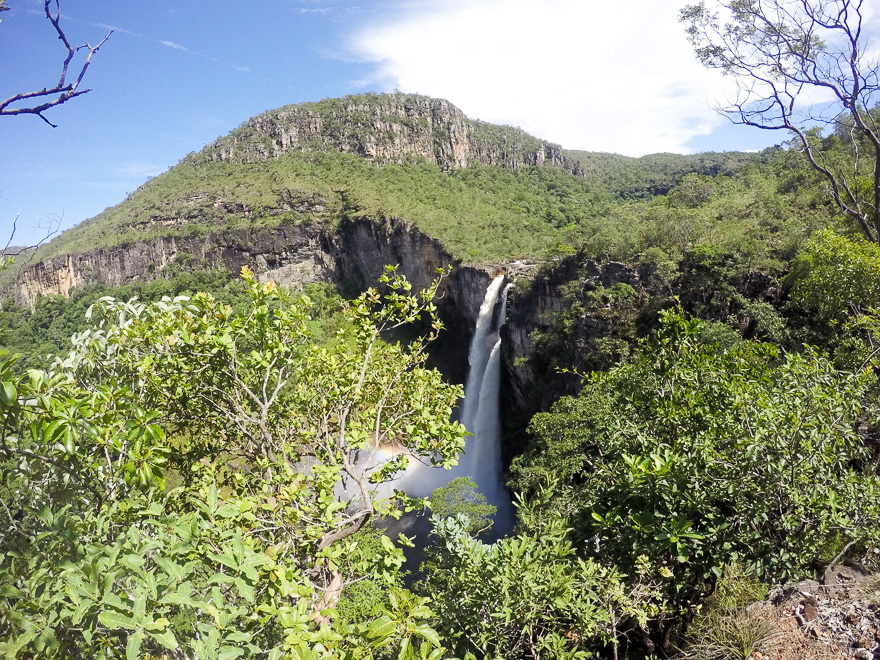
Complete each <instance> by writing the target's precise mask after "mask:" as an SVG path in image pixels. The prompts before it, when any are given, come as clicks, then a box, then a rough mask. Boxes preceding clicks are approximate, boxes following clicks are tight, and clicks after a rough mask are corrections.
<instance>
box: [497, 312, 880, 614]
mask: <svg viewBox="0 0 880 660" xmlns="http://www.w3.org/2000/svg"><path fill="white" fill-rule="evenodd" d="M662 319H663V326H662V328H661V329H660V330H659V332H658V333H657V335H656V337H653V338H651V339H650V340H648V341H646V342H645V343H644V344H643V345H642V346H641V347H640V350H639V351H638V352H637V353H636V355H635V356H634V359H633V360H632V362H630V363H629V364H625V365H620V366H618V367H615V368H613V369H611V370H610V371H609V372H607V373H604V374H594V375H593V376H592V377H591V378H590V379H589V380H588V381H587V383H586V385H585V388H584V390H583V392H582V394H581V395H579V397H578V398H577V399H576V400H564V401H562V402H560V403H559V404H557V405H556V406H554V409H553V411H552V412H551V413H550V414H549V415H538V416H536V417H535V419H534V420H533V423H532V426H531V432H532V434H533V437H534V438H535V441H536V444H535V447H534V450H533V454H531V455H530V456H528V457H525V458H523V459H520V460H519V461H518V463H517V464H515V466H514V470H515V472H516V473H517V474H519V475H521V476H520V479H522V480H524V481H525V480H526V479H528V480H529V481H526V483H534V482H535V481H537V480H538V478H539V477H540V476H543V475H545V474H548V473H550V474H555V475H557V476H558V477H560V478H561V483H560V487H559V489H558V492H557V494H556V496H555V497H554V498H553V499H552V500H551V501H549V502H547V503H546V504H545V505H544V506H543V507H542V508H543V510H544V512H545V515H552V514H553V512H555V511H577V512H578V514H577V515H578V518H577V520H578V522H579V524H578V527H577V533H578V538H579V539H581V540H582V542H584V543H585V544H590V540H591V539H595V545H592V544H590V545H587V547H591V546H592V547H598V548H599V552H600V553H601V557H602V558H603V559H608V558H610V559H612V560H613V561H615V563H617V564H618V565H619V566H620V567H621V568H622V570H625V571H626V572H628V573H632V572H633V571H634V570H636V568H637V567H636V563H637V557H638V556H639V555H641V554H645V555H647V556H648V557H650V558H651V559H652V560H653V561H654V562H656V564H657V565H658V568H659V569H660V575H661V576H663V577H664V581H665V582H666V589H667V594H668V596H669V598H670V599H671V601H670V602H671V603H673V604H674V606H675V607H677V608H681V610H683V611H684V610H688V609H690V608H692V607H695V606H696V605H697V603H698V602H699V600H700V598H701V597H702V596H701V594H702V593H705V592H707V591H711V586H712V584H713V583H714V580H715V579H716V577H717V576H718V575H719V574H721V573H722V571H723V569H724V567H725V566H727V565H728V564H730V563H732V562H745V564H746V565H747V566H748V567H749V569H750V570H752V571H754V572H756V573H757V574H758V575H759V576H763V577H770V578H773V579H788V578H793V577H795V576H798V575H801V574H802V573H803V572H804V571H806V570H808V569H809V567H810V566H812V565H813V564H814V563H815V562H817V561H818V560H819V557H821V556H822V554H823V552H824V550H823V548H825V547H827V545H828V544H835V543H841V540H842V539H843V538H846V539H858V540H860V541H861V542H863V543H874V542H876V539H877V532H876V530H875V529H874V527H873V526H872V525H871V524H869V523H868V522H867V521H870V520H875V519H876V517H877V516H878V515H880V497H878V495H880V481H878V478H877V476H876V475H875V474H874V471H873V468H872V467H870V465H869V462H868V461H867V460H866V458H867V457H866V448H865V447H864V445H863V443H862V441H861V439H860V438H859V437H858V436H857V434H856V432H855V430H854V429H855V428H856V426H857V421H858V420H859V419H862V418H864V417H865V416H868V415H871V414H872V412H873V402H872V400H873V397H870V396H868V392H869V391H870V390H869V388H870V387H871V386H872V384H873V382H874V376H873V374H872V372H871V371H870V370H868V369H865V370H861V371H858V372H855V373H848V372H839V371H837V370H836V369H835V368H834V367H833V366H832V364H831V363H830V362H829V361H828V359H827V358H825V357H823V356H821V355H819V354H818V353H817V352H815V351H812V350H805V351H804V352H803V353H802V354H787V355H784V354H781V353H780V352H779V350H778V349H777V348H776V347H774V346H771V345H768V344H759V343H756V342H739V343H735V344H733V345H730V346H721V345H720V344H718V343H715V342H713V341H707V340H706V339H705V335H704V334H703V332H702V331H703V324H702V323H701V322H699V321H696V320H692V319H688V318H686V317H684V315H683V313H682V312H681V311H672V312H668V313H666V314H665V315H664V316H663V317H662ZM559 429H566V430H565V432H564V435H562V437H561V442H560V435H558V430H559Z"/></svg>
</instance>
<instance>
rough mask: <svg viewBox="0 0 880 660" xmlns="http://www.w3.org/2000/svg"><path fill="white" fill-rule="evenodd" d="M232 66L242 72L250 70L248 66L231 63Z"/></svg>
mask: <svg viewBox="0 0 880 660" xmlns="http://www.w3.org/2000/svg"><path fill="white" fill-rule="evenodd" d="M232 68H233V69H235V70H236V71H241V72H242V73H247V72H248V71H250V70H251V68H250V67H249V66H235V65H234V64H233V65H232Z"/></svg>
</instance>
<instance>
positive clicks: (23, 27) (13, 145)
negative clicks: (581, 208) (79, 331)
mask: <svg viewBox="0 0 880 660" xmlns="http://www.w3.org/2000/svg"><path fill="white" fill-rule="evenodd" d="M8 4H9V6H10V7H11V11H8V12H5V13H3V14H0V18H2V19H3V20H2V23H0V61H2V62H4V66H3V73H2V75H0V97H2V98H6V97H8V96H11V95H12V94H14V93H16V92H20V91H25V90H32V89H39V88H42V87H44V86H46V85H52V84H54V83H55V82H56V80H57V78H58V75H59V73H60V62H61V60H62V59H63V56H64V52H65V51H64V49H63V47H62V45H61V44H60V42H59V41H58V40H57V39H56V38H55V35H54V32H53V31H52V28H51V25H50V24H49V23H48V21H47V20H46V19H45V16H44V15H43V13H42V5H43V3H42V0H8ZM624 5H626V9H627V11H626V16H624V15H623V9H622V8H623V7H624ZM658 5H661V6H658ZM61 9H62V27H63V28H64V29H65V31H66V32H67V35H68V37H69V39H70V41H71V42H72V43H74V44H80V43H85V42H90V43H93V44H94V43H97V42H99V41H100V40H101V39H102V38H103V36H104V35H105V34H106V33H107V31H108V30H109V29H111V28H112V29H114V33H113V35H112V36H111V37H110V39H109V40H108V41H107V43H106V44H105V45H104V46H103V47H102V49H101V50H100V51H99V52H98V53H97V54H96V55H95V56H94V58H93V61H92V65H91V67H90V69H89V71H88V72H87V74H86V77H85V80H84V83H83V85H84V87H86V88H92V89H93V91H92V92H90V93H89V94H86V95H85V96H82V97H80V98H77V99H73V100H72V101H70V102H69V103H67V104H65V105H63V106H60V107H58V108H55V109H52V110H49V111H47V113H46V116H47V118H48V119H49V120H50V121H52V122H53V123H56V124H58V127H57V128H54V129H53V128H51V127H49V126H48V125H46V124H45V123H43V122H42V121H41V120H40V119H39V118H37V117H34V116H16V117H3V118H0V144H2V149H0V230H2V231H0V235H7V234H8V233H9V230H11V228H12V222H13V220H14V219H15V218H16V216H17V215H18V216H19V220H18V231H17V234H16V240H15V241H14V242H15V243H24V242H31V241H34V240H37V238H38V237H39V235H40V233H41V227H43V226H45V225H46V224H47V223H50V222H52V221H53V220H57V219H61V220H62V228H69V227H71V226H73V225H74V224H76V223H78V222H80V221H82V220H84V219H86V218H88V217H91V216H93V215H95V214H97V213H99V212H100V211H101V210H103V209H104V208H106V207H108V206H112V205H114V204H116V203H118V202H120V201H121V200H122V199H124V197H125V195H126V194H127V193H129V192H131V191H133V190H135V189H136V188H137V187H138V186H139V185H141V184H142V183H143V182H144V181H145V180H146V179H147V178H148V177H150V176H155V175H157V174H159V173H161V172H163V171H165V170H166V169H168V168H169V167H171V166H172V165H174V164H175V163H177V162H178V161H179V160H180V159H181V158H182V157H183V156H185V155H186V154H187V153H189V152H191V151H198V150H199V149H201V148H202V147H203V146H204V145H205V144H207V143H209V142H211V141H212V140H214V139H215V138H216V137H217V136H219V135H223V134H226V133H228V132H229V131H230V130H232V129H234V128H235V127H237V126H238V125H240V124H241V123H242V122H244V121H246V120H247V119H248V118H249V117H251V116H253V115H255V114H258V113H260V112H263V111H265V110H269V109H272V108H276V107H279V106H282V105H286V104H289V103H299V102H303V101H315V100H319V99H322V98H326V97H336V96H344V95H346V94H353V93H359V92H364V91H377V92H381V91H393V90H394V89H400V90H401V91H406V92H418V93H423V94H429V95H432V96H441V97H444V98H447V99H448V100H450V101H451V102H452V103H454V104H456V105H457V106H459V107H460V108H461V109H462V110H463V111H464V112H465V113H466V114H467V115H468V116H470V117H473V118H478V119H483V120H486V121H496V122H500V123H506V124H511V125H514V126H520V127H522V128H523V129H525V130H527V131H529V132H530V133H532V134H534V135H536V136H537V137H541V138H544V139H547V140H551V141H553V142H557V143H560V144H562V145H563V146H565V147H567V148H572V149H584V150H590V151H612V152H617V153H623V154H627V155H634V156H638V155H642V154H644V153H654V152H658V151H673V152H694V151H708V150H732V149H759V148H762V147H764V146H768V145H771V144H774V142H778V141H779V140H780V139H782V136H779V135H778V134H772V133H767V132H762V131H757V130H748V129H744V128H741V127H731V126H729V125H728V124H727V121H726V120H725V119H723V118H721V117H718V116H717V115H716V114H715V113H714V112H713V111H712V110H711V109H710V105H711V104H712V102H713V101H714V100H715V98H718V97H720V95H721V94H722V87H721V81H720V79H719V78H718V77H717V76H716V75H715V74H711V73H709V72H706V71H704V70H703V69H702V68H700V66H699V65H698V64H697V63H696V62H695V61H694V59H693V56H692V54H691V52H690V49H689V46H688V44H687V43H686V41H685V38H684V35H683V32H682V30H681V27H680V26H679V25H678V24H677V10H678V3H677V2H669V0H659V1H657V0H625V1H624V2H622V3H608V2H606V1H605V0H601V1H600V0H541V1H540V2H538V1H535V0H418V1H413V0H387V1H383V0H362V1H361V2H356V1H349V0H253V1H252V2H247V3H244V2H236V3H231V2H225V1H223V0H214V1H213V2H209V1H208V0H152V1H151V2H133V1H126V0H88V1H86V0H62V2H61Z"/></svg>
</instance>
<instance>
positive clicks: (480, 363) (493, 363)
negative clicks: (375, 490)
mask: <svg viewBox="0 0 880 660" xmlns="http://www.w3.org/2000/svg"><path fill="white" fill-rule="evenodd" d="M504 281H505V278H504V275H499V276H498V277H496V278H495V279H493V280H492V281H491V282H490V283H489V286H488V288H487V289H486V296H485V297H484V299H483V303H482V304H481V305H480V314H479V317H478V318H477V325H476V329H475V330H474V336H473V339H472V340H471V345H470V350H469V352H468V360H469V362H470V369H469V371H468V378H467V384H466V385H465V390H464V402H463V403H462V405H461V420H460V421H461V423H462V424H464V426H465V428H466V429H467V430H468V431H469V432H470V433H472V434H473V435H472V436H469V437H468V438H467V440H466V444H465V452H464V455H463V456H462V457H461V458H460V460H459V463H458V465H457V466H456V467H454V468H453V469H452V470H442V469H440V468H432V467H429V466H424V465H421V464H418V463H416V464H414V465H411V466H410V467H409V468H408V469H407V471H406V473H405V474H404V476H403V477H402V479H401V480H400V482H399V483H397V484H395V486H396V487H397V488H400V489H401V490H404V491H406V492H408V493H409V494H410V495H414V496H417V497H424V496H428V495H430V494H431V492H432V491H433V490H434V489H435V488H439V487H441V486H445V485H446V484H447V483H449V482H450V481H451V480H452V479H455V478H456V477H465V476H466V477H470V478H471V479H472V480H473V481H474V483H475V484H476V485H477V489H478V490H479V491H480V492H481V493H482V494H483V495H485V497H486V499H487V500H489V503H490V504H492V505H494V506H495V507H497V509H498V512H497V513H496V515H495V525H494V529H493V532H494V533H495V534H496V535H501V534H505V533H507V532H509V531H510V530H511V528H512V527H513V509H512V506H511V502H510V494H509V493H508V492H507V489H506V488H505V487H504V484H503V483H502V479H501V476H502V475H501V415H500V384H501V337H500V330H501V326H502V325H504V321H505V316H506V312H507V291H508V289H509V288H510V285H509V284H508V285H507V286H504ZM499 299H500V301H501V304H500V309H499V313H498V315H497V316H496V315H495V313H494V312H495V307H496V305H497V304H498V301H499Z"/></svg>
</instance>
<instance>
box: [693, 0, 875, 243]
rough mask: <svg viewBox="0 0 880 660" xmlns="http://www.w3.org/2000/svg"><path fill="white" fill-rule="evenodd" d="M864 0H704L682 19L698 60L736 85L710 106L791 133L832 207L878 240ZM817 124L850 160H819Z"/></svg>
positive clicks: (871, 67)
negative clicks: (844, 149) (731, 92)
mask: <svg viewBox="0 0 880 660" xmlns="http://www.w3.org/2000/svg"><path fill="white" fill-rule="evenodd" d="M862 2H863V0H708V2H707V0H703V1H701V2H699V3H698V4H694V5H689V6H687V7H685V8H684V9H683V10H682V12H681V21H682V22H683V23H685V24H686V26H687V34H688V39H689V40H690V42H691V44H692V45H693V47H694V51H695V52H696V55H697V57H698V58H699V59H700V61H701V62H702V63H703V64H704V65H705V66H706V67H708V68H712V69H718V70H720V71H722V72H723V73H724V74H725V75H726V76H729V77H730V78H732V79H733V80H734V81H735V83H736V92H735V94H734V97H733V98H732V99H729V100H728V102H727V104H725V105H721V106H719V107H718V108H717V109H718V110H719V111H720V112H722V113H723V114H725V115H727V116H728V117H729V118H730V120H731V121H732V122H733V123H735V124H742V125H745V126H754V127H757V128H761V129H765V130H783V131H788V132H789V133H791V134H792V136H793V138H794V140H795V142H796V143H797V144H799V145H800V148H801V151H802V152H803V154H804V156H805V157H806V160H807V162H808V163H809V164H810V166H811V167H812V168H813V169H814V170H815V171H817V172H818V173H819V174H820V175H821V176H822V177H823V178H824V179H825V181H826V183H827V185H828V189H829V193H830V196H831V198H832V200H833V201H834V203H835V205H836V206H837V207H838V209H840V211H841V212H843V213H844V214H845V215H847V216H849V217H850V218H852V219H853V220H854V221H855V222H856V223H857V224H858V226H859V228H860V229H861V231H862V233H863V234H864V235H865V237H866V238H868V239H869V240H871V241H874V242H880V132H878V128H877V123H876V120H877V117H875V114H876V113H877V103H878V101H880V76H878V63H877V61H876V59H871V58H869V57H868V56H867V55H866V47H865V44H864V33H863V31H862V19H863V17H862ZM707 3H708V4H711V7H712V8H711V9H710V8H708V7H707ZM811 94H814V95H816V96H815V97H814V98H810V95H811ZM823 127H824V128H827V127H832V128H833V129H834V130H835V132H836V134H837V136H838V137H839V138H840V139H841V140H843V141H845V142H847V143H848V148H849V152H850V153H849V156H850V161H849V162H847V163H845V164H840V163H834V162H832V161H831V159H829V158H826V153H825V152H824V150H823V145H822V137H823V136H822V134H821V132H820V131H821V130H822V128H823ZM866 180H869V181H870V182H871V183H870V185H865V182H866Z"/></svg>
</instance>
